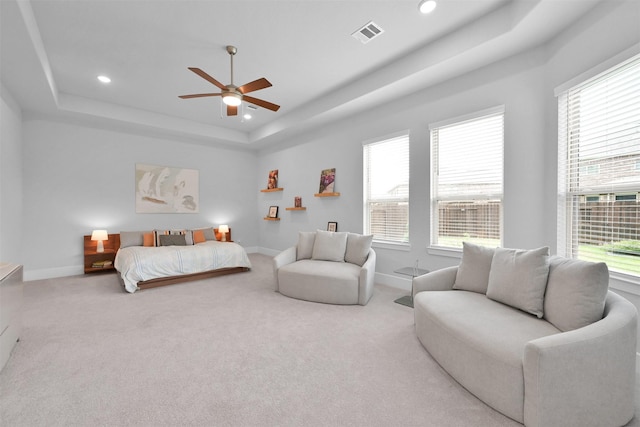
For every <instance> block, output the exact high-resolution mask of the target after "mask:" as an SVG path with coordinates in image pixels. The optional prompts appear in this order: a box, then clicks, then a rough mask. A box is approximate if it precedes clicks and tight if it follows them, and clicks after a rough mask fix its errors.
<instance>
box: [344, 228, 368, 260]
mask: <svg viewBox="0 0 640 427" xmlns="http://www.w3.org/2000/svg"><path fill="white" fill-rule="evenodd" d="M372 241H373V235H371V234H368V235H362V234H356V233H347V249H346V251H345V253H344V260H345V261H346V262H350V263H351V264H356V265H359V266H361V267H362V264H364V262H365V261H366V260H367V257H368V256H369V249H371V242H372Z"/></svg>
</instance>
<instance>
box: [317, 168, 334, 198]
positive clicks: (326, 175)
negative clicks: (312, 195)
mask: <svg viewBox="0 0 640 427" xmlns="http://www.w3.org/2000/svg"><path fill="white" fill-rule="evenodd" d="M335 184H336V168H333V169H325V170H323V171H322V172H320V190H319V191H318V193H333V192H334V187H335Z"/></svg>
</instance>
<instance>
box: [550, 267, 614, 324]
mask: <svg viewBox="0 0 640 427" xmlns="http://www.w3.org/2000/svg"><path fill="white" fill-rule="evenodd" d="M608 289H609V269H608V268H607V264H605V263H604V262H597V263H596V262H588V261H580V260H577V259H568V258H562V257H558V256H554V257H551V259H550V262H549V280H548V281H547V290H546V293H545V295H544V318H545V319H547V320H548V321H549V323H551V324H553V326H555V327H556V328H558V329H560V330H561V331H563V332H566V331H571V330H574V329H578V328H582V327H583V326H587V325H590V324H591V323H594V322H597V321H598V320H600V319H602V315H603V313H604V301H605V299H606V297H607V291H608Z"/></svg>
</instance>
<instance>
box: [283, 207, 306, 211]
mask: <svg viewBox="0 0 640 427" xmlns="http://www.w3.org/2000/svg"><path fill="white" fill-rule="evenodd" d="M284 209H285V210H287V211H306V210H307V208H306V207H300V208H284Z"/></svg>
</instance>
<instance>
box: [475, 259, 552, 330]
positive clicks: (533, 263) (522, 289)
mask: <svg viewBox="0 0 640 427" xmlns="http://www.w3.org/2000/svg"><path fill="white" fill-rule="evenodd" d="M548 276H549V248H548V247H543V248H538V249H532V250H521V249H506V248H496V250H495V253H494V255H493V260H492V261H491V272H490V273H489V284H488V286H487V297H489V298H491V299H493V300H495V301H499V302H502V303H504V304H508V305H510V306H512V307H516V308H519V309H520V310H523V311H526V312H527V313H531V314H535V315H536V316H538V317H539V318H541V317H542V316H543V314H544V291H545V288H546V286H547V278H548Z"/></svg>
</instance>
